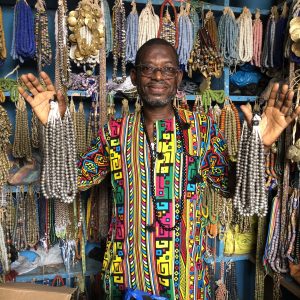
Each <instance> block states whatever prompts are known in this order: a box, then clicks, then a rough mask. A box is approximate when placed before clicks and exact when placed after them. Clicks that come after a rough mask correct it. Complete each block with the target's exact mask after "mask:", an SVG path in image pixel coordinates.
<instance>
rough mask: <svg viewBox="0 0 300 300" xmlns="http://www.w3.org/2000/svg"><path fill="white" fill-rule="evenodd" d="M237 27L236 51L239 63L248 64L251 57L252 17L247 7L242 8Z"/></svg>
mask: <svg viewBox="0 0 300 300" xmlns="http://www.w3.org/2000/svg"><path fill="white" fill-rule="evenodd" d="M237 23H238V26H239V35H238V45H239V46H238V51H239V60H240V61H241V62H249V61H251V59H252V56H253V29H252V15H251V12H250V10H249V9H248V8H247V7H244V8H243V11H242V13H241V15H240V16H239V18H238V20H237Z"/></svg>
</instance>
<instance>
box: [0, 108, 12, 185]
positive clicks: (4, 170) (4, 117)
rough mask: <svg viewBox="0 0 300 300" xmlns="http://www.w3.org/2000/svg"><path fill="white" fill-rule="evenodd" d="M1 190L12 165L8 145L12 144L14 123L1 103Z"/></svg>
mask: <svg viewBox="0 0 300 300" xmlns="http://www.w3.org/2000/svg"><path fill="white" fill-rule="evenodd" d="M0 128H1V130H0V190H1V189H2V186H3V185H4V184H5V183H6V182H7V178H8V171H9V169H10V167H11V165H10V162H9V159H8V156H7V146H8V145H9V144H10V141H9V137H10V135H11V132H12V125H11V123H10V120H9V117H8V114H7V112H6V110H5V109H4V108H3V107H2V106H1V105H0Z"/></svg>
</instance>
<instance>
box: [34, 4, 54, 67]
mask: <svg viewBox="0 0 300 300" xmlns="http://www.w3.org/2000/svg"><path fill="white" fill-rule="evenodd" d="M35 7H36V13H35V43H36V58H37V62H38V72H39V73H40V72H41V71H42V67H44V66H45V65H50V64H51V59H52V50H51V43H50V39H49V33H48V16H47V11H46V7H45V0H38V1H37V3H36V5H35Z"/></svg>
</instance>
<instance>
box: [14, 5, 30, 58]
mask: <svg viewBox="0 0 300 300" xmlns="http://www.w3.org/2000/svg"><path fill="white" fill-rule="evenodd" d="M35 51H36V49H35V37H34V24H33V18H32V11H31V8H30V6H29V5H28V4H27V2H26V1H25V0H18V1H17V3H16V5H15V8H14V27H13V39H12V46H11V56H12V58H13V59H18V60H19V61H20V62H22V63H23V62H24V60H26V59H32V58H33V57H34V56H35Z"/></svg>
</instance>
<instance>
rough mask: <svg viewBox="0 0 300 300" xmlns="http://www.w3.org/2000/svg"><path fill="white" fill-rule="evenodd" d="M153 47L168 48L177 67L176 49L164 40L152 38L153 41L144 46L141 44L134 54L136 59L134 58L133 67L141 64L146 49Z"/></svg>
mask: <svg viewBox="0 0 300 300" xmlns="http://www.w3.org/2000/svg"><path fill="white" fill-rule="evenodd" d="M155 46H157V47H159V46H165V47H169V48H170V49H171V53H172V55H174V58H175V61H176V63H177V65H179V60H178V55H177V52H176V49H175V48H174V47H173V46H172V45H171V44H170V43H169V42H167V41H166V40H164V39H160V38H154V39H151V40H148V41H147V42H146V43H145V44H143V45H142V46H141V47H140V48H139V50H138V51H137V53H136V57H135V65H136V66H137V65H139V64H141V60H142V57H144V55H145V54H146V53H147V49H149V48H151V47H155Z"/></svg>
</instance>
